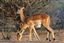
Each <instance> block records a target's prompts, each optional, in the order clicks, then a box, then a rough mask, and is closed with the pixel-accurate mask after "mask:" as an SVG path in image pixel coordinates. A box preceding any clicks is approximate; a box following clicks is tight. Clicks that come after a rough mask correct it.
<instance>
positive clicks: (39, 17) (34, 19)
mask: <svg viewBox="0 0 64 43" xmlns="http://www.w3.org/2000/svg"><path fill="white" fill-rule="evenodd" d="M18 14H20V18H21V21H23V22H24V23H22V24H20V28H21V30H22V32H21V30H20V32H19V33H18V34H17V39H18V40H20V39H21V38H22V34H23V33H24V31H25V29H27V28H29V30H30V34H29V39H30V40H32V30H33V31H34V35H35V37H36V36H37V38H38V39H40V38H39V36H38V34H37V32H36V29H35V27H37V28H38V27H40V26H41V25H43V26H44V27H46V29H47V30H48V31H49V32H50V33H51V34H52V37H53V39H55V36H54V31H53V29H52V28H51V27H50V16H49V15H47V14H43V13H42V14H33V15H32V16H29V17H27V16H25V15H24V14H23V8H21V9H20V10H18ZM49 32H48V33H47V38H48V37H49Z"/></svg>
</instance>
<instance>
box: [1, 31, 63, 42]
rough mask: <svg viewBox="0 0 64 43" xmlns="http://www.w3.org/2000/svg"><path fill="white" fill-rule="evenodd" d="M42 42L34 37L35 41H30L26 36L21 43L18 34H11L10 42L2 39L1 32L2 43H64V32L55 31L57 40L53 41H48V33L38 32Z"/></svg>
mask: <svg viewBox="0 0 64 43" xmlns="http://www.w3.org/2000/svg"><path fill="white" fill-rule="evenodd" d="M38 34H39V36H40V39H41V40H36V39H35V38H34V36H33V41H29V39H28V34H24V35H23V38H22V39H21V41H17V40H16V33H14V32H11V38H10V40H6V39H2V34H1V32H0V43H64V30H55V37H56V40H55V41H54V40H52V37H51V41H48V40H46V32H44V31H43V32H38Z"/></svg>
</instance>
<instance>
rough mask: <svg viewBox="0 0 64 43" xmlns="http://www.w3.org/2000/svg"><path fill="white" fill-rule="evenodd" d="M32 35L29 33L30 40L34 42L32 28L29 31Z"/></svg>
mask: <svg viewBox="0 0 64 43" xmlns="http://www.w3.org/2000/svg"><path fill="white" fill-rule="evenodd" d="M29 30H30V33H29V40H30V41H32V28H30V29H29Z"/></svg>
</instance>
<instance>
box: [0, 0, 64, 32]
mask: <svg viewBox="0 0 64 43" xmlns="http://www.w3.org/2000/svg"><path fill="white" fill-rule="evenodd" d="M23 5H24V6H25V7H26V9H25V14H26V15H27V16H31V15H32V14H35V13H47V14H48V15H50V16H51V27H52V28H54V29H63V28H64V0H0V31H8V30H9V31H16V30H17V27H16V20H15V18H16V17H17V16H16V12H17V10H18V8H19V7H21V6H23ZM4 29H5V30H4Z"/></svg>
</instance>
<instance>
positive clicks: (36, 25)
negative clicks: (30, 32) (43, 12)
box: [35, 20, 41, 28]
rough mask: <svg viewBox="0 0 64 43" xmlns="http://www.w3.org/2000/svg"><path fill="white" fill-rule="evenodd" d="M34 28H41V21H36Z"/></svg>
mask: <svg viewBox="0 0 64 43" xmlns="http://www.w3.org/2000/svg"><path fill="white" fill-rule="evenodd" d="M35 27H36V28H41V20H38V21H36V23H35Z"/></svg>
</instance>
